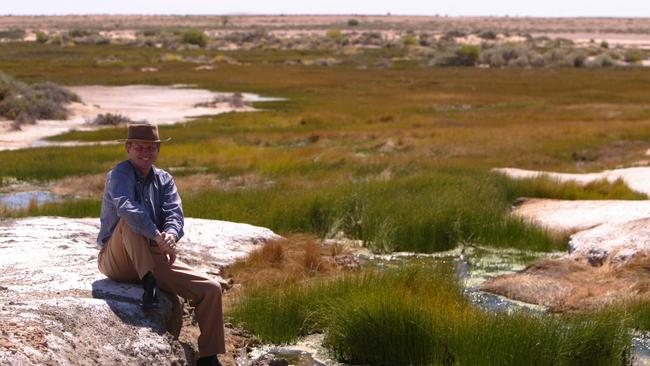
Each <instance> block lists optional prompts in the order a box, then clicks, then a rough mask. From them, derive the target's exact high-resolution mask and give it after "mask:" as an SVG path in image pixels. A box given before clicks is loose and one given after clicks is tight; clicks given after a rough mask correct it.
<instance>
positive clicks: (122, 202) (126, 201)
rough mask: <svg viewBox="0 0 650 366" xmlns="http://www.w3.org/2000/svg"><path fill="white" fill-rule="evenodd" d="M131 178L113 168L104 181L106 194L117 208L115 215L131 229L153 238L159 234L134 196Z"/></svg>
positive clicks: (133, 183)
mask: <svg viewBox="0 0 650 366" xmlns="http://www.w3.org/2000/svg"><path fill="white" fill-rule="evenodd" d="M134 185H135V182H134V181H133V178H132V177H130V176H129V175H128V174H125V173H123V172H120V171H117V170H113V171H112V172H111V174H110V175H109V177H108V180H107V182H106V187H107V192H106V193H107V194H108V196H109V199H110V201H111V202H112V203H113V205H114V206H115V208H116V209H117V216H119V217H120V218H122V219H124V220H126V222H127V224H129V226H130V227H131V229H133V231H135V232H137V233H139V234H142V235H144V236H146V237H147V238H149V239H153V238H155V237H156V236H158V235H159V234H160V231H158V228H157V227H156V224H155V223H154V222H153V221H152V220H151V218H150V217H149V215H148V214H147V213H146V211H145V210H144V208H143V207H142V205H140V204H139V203H138V202H136V200H135V197H134V188H133V187H134Z"/></svg>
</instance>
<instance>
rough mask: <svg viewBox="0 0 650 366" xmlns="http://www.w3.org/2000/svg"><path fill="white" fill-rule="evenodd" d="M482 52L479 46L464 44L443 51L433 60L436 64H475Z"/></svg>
mask: <svg viewBox="0 0 650 366" xmlns="http://www.w3.org/2000/svg"><path fill="white" fill-rule="evenodd" d="M480 54H481V49H480V48H479V47H478V46H473V45H463V46H461V47H459V48H457V49H456V50H454V51H443V52H440V53H438V54H436V55H435V56H434V58H433V60H432V64H433V65H435V66H474V65H476V63H477V61H478V59H479V57H480Z"/></svg>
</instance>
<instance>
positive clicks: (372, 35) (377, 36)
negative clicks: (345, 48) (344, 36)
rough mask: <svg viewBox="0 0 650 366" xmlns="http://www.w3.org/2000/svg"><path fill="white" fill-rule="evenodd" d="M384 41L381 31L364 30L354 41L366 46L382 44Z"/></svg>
mask: <svg viewBox="0 0 650 366" xmlns="http://www.w3.org/2000/svg"><path fill="white" fill-rule="evenodd" d="M383 42H384V38H383V37H382V35H381V33H379V32H363V33H361V35H360V36H359V37H357V38H356V39H355V40H354V41H353V43H356V44H361V45H364V46H381V45H382V44H383Z"/></svg>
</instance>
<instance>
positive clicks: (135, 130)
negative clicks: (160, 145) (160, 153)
mask: <svg viewBox="0 0 650 366" xmlns="http://www.w3.org/2000/svg"><path fill="white" fill-rule="evenodd" d="M169 140H171V138H167V139H165V140H161V139H160V134H158V126H156V125H153V124H149V123H137V124H130V125H129V126H128V132H127V135H126V139H120V140H118V141H120V142H129V141H143V142H167V141H169Z"/></svg>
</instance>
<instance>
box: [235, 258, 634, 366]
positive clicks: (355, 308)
mask: <svg viewBox="0 0 650 366" xmlns="http://www.w3.org/2000/svg"><path fill="white" fill-rule="evenodd" d="M229 316H230V317H231V318H232V319H233V320H234V321H235V322H237V323H239V324H242V325H243V326H244V327H245V328H247V329H248V330H250V331H251V332H253V333H254V334H256V335H258V336H259V337H261V339H262V340H263V341H265V342H271V343H283V342H291V341H294V340H295V339H297V338H298V337H300V336H302V335H305V334H309V333H312V332H323V333H325V342H326V343H325V344H326V346H327V347H328V348H329V349H330V350H331V351H332V352H333V354H334V355H336V357H337V358H338V359H339V360H340V361H343V362H346V363H350V364H366V365H398V364H399V365H423V364H426V365H456V364H457V365H625V364H627V362H628V361H629V357H630V354H629V352H630V344H631V343H630V342H631V338H630V334H629V331H628V329H627V327H626V325H625V324H624V322H621V321H620V317H618V316H615V315H602V314H601V315H597V316H581V317H573V316H556V315H533V314H529V313H523V312H519V313H514V314H508V313H499V314H494V313H489V312H486V311H483V310H479V309H477V308H474V307H472V306H471V304H469V303H468V301H467V300H466V299H465V298H464V297H463V296H462V293H461V291H460V288H459V286H458V283H457V282H456V281H455V280H454V276H453V274H452V273H451V272H450V271H449V270H448V269H444V268H436V269H430V268H429V269H425V268H417V267H407V268H402V269H399V270H390V271H384V272H375V271H366V272H362V273H359V274H348V275H344V276H342V277H338V278H335V279H330V280H321V281H319V282H317V283H311V284H296V283H291V284H285V285H282V284H280V285H279V286H273V287H272V288H271V287H251V288H248V289H246V290H244V292H243V293H242V294H241V296H240V298H239V299H238V300H237V301H236V302H235V304H234V305H233V308H232V309H231V310H230V311H229Z"/></svg>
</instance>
